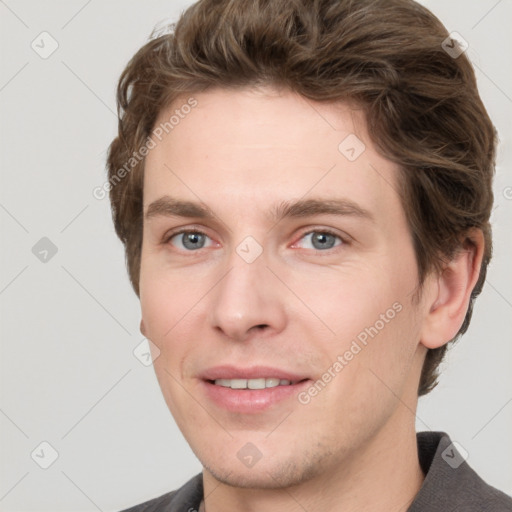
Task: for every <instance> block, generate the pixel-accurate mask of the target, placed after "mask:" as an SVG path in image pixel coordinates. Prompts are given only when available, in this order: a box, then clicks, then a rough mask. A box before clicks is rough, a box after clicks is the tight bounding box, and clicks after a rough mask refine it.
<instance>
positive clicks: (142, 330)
mask: <svg viewBox="0 0 512 512" xmlns="http://www.w3.org/2000/svg"><path fill="white" fill-rule="evenodd" d="M140 332H141V334H142V335H143V336H144V337H145V338H147V334H146V327H145V326H144V320H142V319H141V320H140Z"/></svg>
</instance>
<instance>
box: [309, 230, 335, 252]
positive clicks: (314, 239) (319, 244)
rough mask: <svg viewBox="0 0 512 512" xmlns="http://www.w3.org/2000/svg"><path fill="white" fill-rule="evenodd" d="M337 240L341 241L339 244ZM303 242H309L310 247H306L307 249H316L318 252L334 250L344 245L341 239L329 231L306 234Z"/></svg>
mask: <svg viewBox="0 0 512 512" xmlns="http://www.w3.org/2000/svg"><path fill="white" fill-rule="evenodd" d="M336 239H338V240H339V243H338V244H336ZM301 240H307V241H308V243H309V245H310V247H305V248H306V249H315V250H318V251H321V250H326V249H327V250H328V249H332V248H333V247H336V246H338V245H341V244H342V243H343V240H342V239H341V237H339V236H338V235H335V234H334V233H330V232H329V231H310V232H309V233H306V234H305V235H304V236H303V237H302V238H301Z"/></svg>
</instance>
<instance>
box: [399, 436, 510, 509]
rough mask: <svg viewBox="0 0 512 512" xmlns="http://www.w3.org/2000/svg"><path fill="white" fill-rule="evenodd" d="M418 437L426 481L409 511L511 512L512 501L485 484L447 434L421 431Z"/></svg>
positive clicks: (461, 448) (462, 451)
mask: <svg viewBox="0 0 512 512" xmlns="http://www.w3.org/2000/svg"><path fill="white" fill-rule="evenodd" d="M417 438H418V455H419V459H420V464H421V466H422V469H423V472H424V473H425V480H424V482H423V485H422V487H421V489H420V491H419V493H418V494H417V496H416V498H415V500H414V501H413V503H412V505H411V507H410V508H409V511H408V512H421V511H424V510H428V511H437V510H440V511H441V510H442V511H445V510H464V511H465V512H473V511H474V512H482V511H485V512H506V511H511V512H512V498H511V497H510V496H508V495H507V494H505V493H503V492H502V491H500V490H498V489H496V488H495V487H492V486H491V485H489V484H488V483H486V482H485V481H484V480H483V479H482V478H481V477H480V476H479V475H478V474H477V473H476V472H475V471H474V470H473V469H472V468H471V466H470V465H469V464H468V463H467V462H466V458H467V454H466V452H465V450H464V448H463V447H462V446H461V445H459V444H458V443H456V442H453V441H452V440H451V439H450V437H449V436H448V435H447V434H446V433H444V432H420V433H418V436H417Z"/></svg>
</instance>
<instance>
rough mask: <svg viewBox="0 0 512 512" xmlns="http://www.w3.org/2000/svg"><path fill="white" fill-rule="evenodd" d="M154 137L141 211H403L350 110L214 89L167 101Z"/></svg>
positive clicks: (280, 95)
mask: <svg viewBox="0 0 512 512" xmlns="http://www.w3.org/2000/svg"><path fill="white" fill-rule="evenodd" d="M186 105H194V106H193V108H189V107H186V108H185V106H186ZM171 118H173V119H172V122H170V120H171ZM165 123H167V124H165ZM158 127H161V129H160V132H159V136H158V137H155V136H153V137H152V138H153V140H154V141H155V147H154V148H153V149H152V150H151V151H150V152H149V154H148V156H147V157H146V165H145V176H144V207H145V210H146V209H147V207H148V205H149V203H150V202H153V201H155V200H157V199H159V198H160V197H161V196H163V195H171V196H173V197H178V198H181V199H186V200H191V201H198V202H204V203H206V204H207V205H208V206H209V207H210V208H212V209H214V210H215V209H225V208H228V207H229V208H230V209H231V210H233V209H237V210H238V212H239V214H240V215H245V214H246V212H247V211H248V206H249V205H251V211H261V212H265V211H266V210H268V208H269V207H273V208H274V207H275V205H276V204H278V203H279V202H281V201H288V200H291V199H295V200H296V199H299V198H302V199H306V198H307V197H308V195H310V196H314V197H315V198H321V197H322V196H325V197H329V198H333V197H339V198H344V199H349V200H351V201H352V202H354V203H356V204H359V205H360V206H361V208H363V209H365V210H368V211H373V212H375V213H378V212H379V211H386V210H390V209H392V208H395V209H396V208H397V207H398V208H399V207H400V204H399V198H398V195H397V192H396V190H397V189H398V188H397V186H396V180H397V168H396V166H395V165H394V164H393V163H392V162H390V161H388V160H386V159H385V158H383V157H382V156H381V155H379V154H378V153H377V151H376V149H375V147H374V145H373V143H372V141H371V140H370V139H369V137H368V134H367V130H366V123H365V119H364V115H363V113H362V111H361V110H359V109H357V108H354V107H351V106H349V105H347V104H343V103H337V104H332V103H331V104H325V103H318V102H313V101H311V100H308V99H305V98H303V97H302V96H299V95H297V94H295V93H293V92H290V91H276V90H275V89H270V88H260V89H241V90H225V89H213V90H209V91H206V92H203V93H199V94H194V95H193V100H191V98H190V97H187V96H184V97H181V98H179V99H177V100H176V101H174V102H173V104H172V105H171V106H170V107H168V108H166V109H164V110H162V112H161V113H160V115H159V118H158V120H157V122H156V124H155V129H158ZM162 127H163V129H162ZM165 128H167V129H165ZM154 133H155V131H154Z"/></svg>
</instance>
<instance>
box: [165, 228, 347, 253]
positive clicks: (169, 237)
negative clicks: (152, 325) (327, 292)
mask: <svg viewBox="0 0 512 512" xmlns="http://www.w3.org/2000/svg"><path fill="white" fill-rule="evenodd" d="M185 233H193V234H198V235H204V236H206V237H208V238H210V237H209V236H208V235H207V234H206V233H205V232H204V231H201V230H199V229H181V230H179V231H174V232H171V233H169V234H167V235H166V236H165V237H164V240H163V241H162V243H163V244H164V245H167V244H168V243H169V242H170V241H171V240H172V238H174V237H175V236H177V235H183V234H185ZM312 233H321V234H327V235H332V236H334V237H336V238H338V239H339V240H340V241H341V244H340V245H336V246H334V247H331V248H330V249H326V250H325V251H321V250H319V249H312V250H313V251H315V252H317V253H324V254H331V252H332V251H335V250H339V249H340V248H341V247H343V246H344V245H349V241H348V239H347V238H346V237H342V236H341V235H340V234H339V233H337V232H335V231H333V230H330V229H328V228H318V229H317V228H313V229H309V230H308V231H305V232H304V233H302V234H301V236H300V238H299V239H298V240H302V239H303V238H304V237H305V236H307V235H310V234H312ZM200 250H201V249H197V250H195V251H185V252H189V253H194V252H199V251H200ZM309 250H311V249H309Z"/></svg>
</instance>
